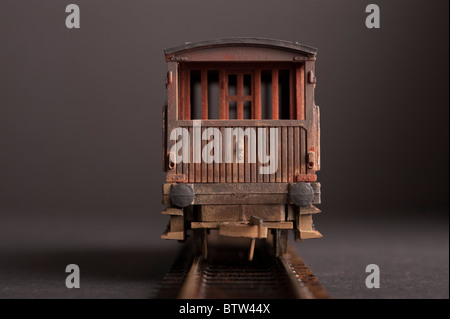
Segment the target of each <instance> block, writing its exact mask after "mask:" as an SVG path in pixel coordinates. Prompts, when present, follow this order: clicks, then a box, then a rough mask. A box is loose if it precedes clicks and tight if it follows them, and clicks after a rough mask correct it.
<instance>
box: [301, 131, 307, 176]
mask: <svg viewBox="0 0 450 319" xmlns="http://www.w3.org/2000/svg"><path fill="white" fill-rule="evenodd" d="M300 131H301V139H300V163H301V173H302V174H306V131H305V129H304V128H303V127H302V128H301V129H300Z"/></svg>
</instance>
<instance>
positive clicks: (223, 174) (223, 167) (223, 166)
mask: <svg viewBox="0 0 450 319" xmlns="http://www.w3.org/2000/svg"><path fill="white" fill-rule="evenodd" d="M220 132H221V133H222V162H221V163H220V182H221V183H225V182H226V179H225V170H226V169H225V166H226V164H225V129H224V128H223V127H221V128H220Z"/></svg>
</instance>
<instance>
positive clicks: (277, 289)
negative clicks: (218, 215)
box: [156, 242, 329, 299]
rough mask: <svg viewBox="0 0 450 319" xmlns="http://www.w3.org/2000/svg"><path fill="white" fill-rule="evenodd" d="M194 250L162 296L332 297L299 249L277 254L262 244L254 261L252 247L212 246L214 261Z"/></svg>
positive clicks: (183, 257)
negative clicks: (196, 253)
mask: <svg viewBox="0 0 450 319" xmlns="http://www.w3.org/2000/svg"><path fill="white" fill-rule="evenodd" d="M211 246H212V247H211ZM192 250H193V249H192V247H191V246H190V245H186V246H185V247H184V248H183V250H182V251H181V253H180V254H179V256H178V257H177V259H176V261H175V262H174V264H173V266H172V268H171V270H170V271H169V272H168V273H167V274H166V276H165V277H164V279H163V280H162V282H161V285H160V289H159V291H158V294H157V296H156V297H157V298H180V299H324V298H329V296H328V294H327V292H326V291H325V289H324V288H323V287H322V285H321V284H320V283H319V282H318V280H317V279H316V277H315V276H314V274H313V273H312V272H311V271H310V270H309V268H308V267H307V266H306V265H305V263H304V262H303V261H302V259H301V258H300V257H299V256H298V255H297V253H296V252H295V250H294V248H293V247H288V251H287V253H286V254H285V255H284V256H282V257H275V256H273V254H272V253H271V251H270V248H269V247H268V245H267V244H265V243H263V242H261V243H260V244H259V245H257V246H256V248H255V256H254V259H253V260H252V261H248V258H247V255H248V246H245V247H244V246H242V247H236V246H235V245H231V246H230V245H220V244H217V245H211V244H210V247H209V249H208V259H204V258H203V257H194V256H193V254H192Z"/></svg>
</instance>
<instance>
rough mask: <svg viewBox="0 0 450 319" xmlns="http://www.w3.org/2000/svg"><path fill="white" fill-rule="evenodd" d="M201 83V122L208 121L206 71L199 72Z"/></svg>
mask: <svg viewBox="0 0 450 319" xmlns="http://www.w3.org/2000/svg"><path fill="white" fill-rule="evenodd" d="M201 82H202V120H207V119H208V70H206V69H202V71H201Z"/></svg>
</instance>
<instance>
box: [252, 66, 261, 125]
mask: <svg viewBox="0 0 450 319" xmlns="http://www.w3.org/2000/svg"><path fill="white" fill-rule="evenodd" d="M254 88H255V92H254V94H253V98H254V101H255V102H254V108H253V110H254V112H253V119H255V120H260V119H261V70H260V69H256V70H255V76H254Z"/></svg>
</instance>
